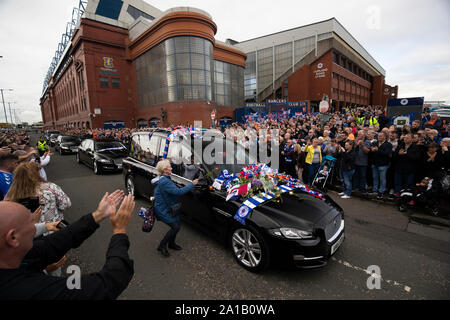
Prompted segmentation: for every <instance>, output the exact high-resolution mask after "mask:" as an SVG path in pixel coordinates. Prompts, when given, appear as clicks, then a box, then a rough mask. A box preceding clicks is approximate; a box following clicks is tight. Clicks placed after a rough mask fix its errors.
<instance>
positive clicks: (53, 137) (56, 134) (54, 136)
mask: <svg viewBox="0 0 450 320" xmlns="http://www.w3.org/2000/svg"><path fill="white" fill-rule="evenodd" d="M58 136H59V134H58V133H53V134H51V135H50V139H56V138H58Z"/></svg>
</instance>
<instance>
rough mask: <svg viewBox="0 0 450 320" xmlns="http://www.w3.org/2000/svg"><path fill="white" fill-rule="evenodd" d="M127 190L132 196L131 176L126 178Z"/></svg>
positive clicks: (132, 183) (132, 184)
mask: <svg viewBox="0 0 450 320" xmlns="http://www.w3.org/2000/svg"><path fill="white" fill-rule="evenodd" d="M127 191H128V194H131V195H132V196H134V182H133V178H132V177H131V176H129V177H128V178H127Z"/></svg>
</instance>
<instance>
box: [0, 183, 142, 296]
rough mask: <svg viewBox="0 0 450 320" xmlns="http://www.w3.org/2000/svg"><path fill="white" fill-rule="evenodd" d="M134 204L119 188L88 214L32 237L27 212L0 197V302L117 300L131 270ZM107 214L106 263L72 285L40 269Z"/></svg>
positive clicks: (32, 227)
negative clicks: (109, 230) (130, 225)
mask: <svg viewBox="0 0 450 320" xmlns="http://www.w3.org/2000/svg"><path fill="white" fill-rule="evenodd" d="M122 199H123V201H122ZM121 201H122V204H121V205H120V208H119V210H117V206H118V205H119V204H120V202H121ZM134 206H135V202H134V197H133V196H131V195H128V196H126V197H125V198H124V192H123V191H121V190H116V191H115V192H113V193H112V194H108V193H106V194H105V195H104V196H103V198H102V199H101V201H100V203H99V204H98V207H97V209H96V210H95V211H94V212H93V213H92V214H87V215H85V216H83V217H81V218H80V219H79V220H78V221H76V222H74V223H72V224H70V225H68V226H67V227H65V228H62V229H60V230H59V231H57V232H55V233H52V234H50V235H48V236H46V237H43V238H41V239H39V240H34V241H33V237H34V235H35V232H36V227H35V224H34V220H33V215H32V214H31V213H30V211H29V210H28V209H27V208H25V207H24V206H23V205H21V204H19V203H15V202H10V201H1V202H0V300H30V299H35V300H69V299H78V300H102V299H116V298H117V297H118V296H119V295H120V294H121V293H122V292H123V291H124V290H125V289H126V288H127V286H128V284H129V282H130V281H131V278H132V277H133V274H134V263H133V260H131V259H130V258H129V256H128V248H129V246H130V242H129V240H128V236H127V234H126V233H127V232H126V229H127V226H128V223H129V221H130V218H131V215H132V213H133V210H134ZM107 218H109V219H110V222H111V226H112V232H113V236H112V237H111V240H110V242H109V247H108V250H107V253H106V262H105V265H104V266H103V268H102V269H101V270H100V271H99V272H95V273H91V274H86V275H81V277H80V279H79V285H78V286H77V287H76V288H72V289H71V288H70V286H69V285H68V283H69V281H68V280H70V279H68V278H65V277H52V276H49V275H46V274H45V273H43V271H42V270H43V269H44V268H45V267H46V266H48V265H49V264H52V263H54V262H56V261H58V260H60V259H61V257H63V256H64V255H65V254H66V253H67V252H68V251H69V250H70V249H74V248H78V247H79V246H80V245H81V244H82V243H83V242H84V241H85V240H86V239H87V238H89V237H90V236H91V235H92V234H93V233H94V232H95V231H96V230H97V228H98V227H99V224H100V223H101V222H102V221H103V220H105V219H107Z"/></svg>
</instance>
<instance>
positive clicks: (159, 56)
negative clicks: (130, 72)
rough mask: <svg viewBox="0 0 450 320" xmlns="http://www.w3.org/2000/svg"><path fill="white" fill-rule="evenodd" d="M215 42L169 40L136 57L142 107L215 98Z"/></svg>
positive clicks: (193, 39) (197, 39) (179, 38)
mask: <svg viewBox="0 0 450 320" xmlns="http://www.w3.org/2000/svg"><path fill="white" fill-rule="evenodd" d="M213 62H214V60H213V44H212V43H211V42H210V41H208V40H206V39H203V38H198V37H190V36H181V37H175V38H171V39H167V40H165V41H163V42H161V43H160V44H159V45H157V46H156V47H153V48H152V49H150V50H148V51H147V52H146V53H144V54H143V55H141V56H139V57H138V58H136V80H137V93H138V106H139V107H140V108H142V107H147V106H152V105H157V104H162V103H166V102H174V101H190V100H196V101H210V100H212V97H213V86H212V81H213V73H212V70H213V67H214V65H213Z"/></svg>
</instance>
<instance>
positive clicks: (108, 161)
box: [98, 159, 111, 163]
mask: <svg viewBox="0 0 450 320" xmlns="http://www.w3.org/2000/svg"><path fill="white" fill-rule="evenodd" d="M98 162H102V163H110V162H111V161H110V160H108V159H99V160H98Z"/></svg>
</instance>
